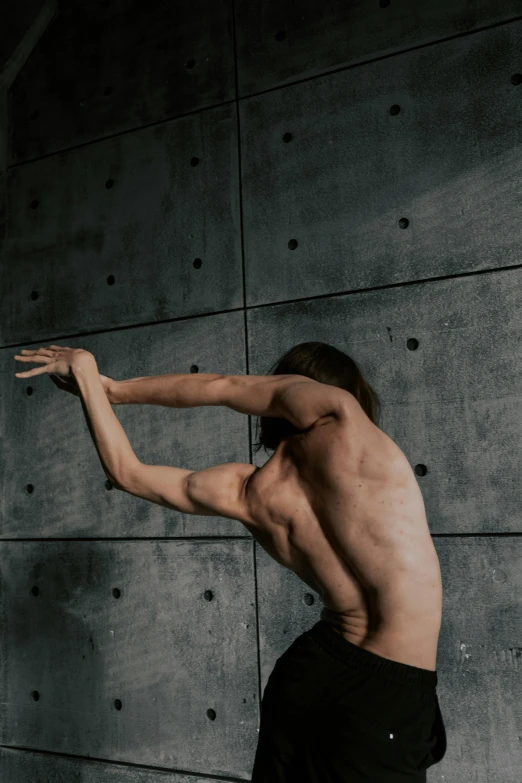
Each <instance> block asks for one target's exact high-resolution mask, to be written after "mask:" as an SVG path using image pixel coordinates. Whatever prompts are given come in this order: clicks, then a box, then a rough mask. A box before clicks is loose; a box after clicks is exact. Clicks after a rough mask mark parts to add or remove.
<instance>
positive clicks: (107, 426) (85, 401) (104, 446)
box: [71, 357, 138, 484]
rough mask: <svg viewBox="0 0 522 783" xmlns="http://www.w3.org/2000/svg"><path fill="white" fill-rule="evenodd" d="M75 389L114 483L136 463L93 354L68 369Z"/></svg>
mask: <svg viewBox="0 0 522 783" xmlns="http://www.w3.org/2000/svg"><path fill="white" fill-rule="evenodd" d="M71 371H72V373H73V375H74V378H75V380H76V383H77V384H78V388H79V389H80V400H81V403H82V408H83V412H84V415H85V419H86V421H87V426H88V428H89V432H90V434H91V437H92V440H93V442H94V445H95V447H96V451H97V452H98V456H99V458H100V461H101V463H102V466H103V469H104V471H105V473H106V474H107V476H108V477H109V479H110V480H111V481H112V482H113V483H114V484H118V483H120V482H121V480H122V478H123V477H124V476H125V475H126V474H127V472H128V470H129V468H130V467H131V466H132V465H134V464H136V463H137V462H138V458H137V457H136V454H135V453H134V451H133V450H132V447H131V445H130V443H129V439H128V438H127V435H126V434H125V431H124V429H123V427H122V426H121V424H120V422H119V421H118V418H117V416H116V414H115V413H114V411H113V410H112V408H111V403H110V402H109V400H108V398H107V394H106V392H105V389H104V388H103V384H102V381H101V379H100V374H99V372H98V366H97V364H96V360H95V358H94V357H88V360H87V359H84V360H82V361H81V362H78V363H77V365H75V366H74V367H72V368H71Z"/></svg>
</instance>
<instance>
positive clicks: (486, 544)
mask: <svg viewBox="0 0 522 783" xmlns="http://www.w3.org/2000/svg"><path fill="white" fill-rule="evenodd" d="M434 543H435V546H436V549H437V554H438V556H439V559H440V564H441V571H442V581H443V591H444V606H443V616H442V627H441V633H440V637H439V650H438V657H437V673H438V677H439V684H438V687H437V692H438V696H439V702H440V706H441V711H442V715H443V718H444V723H445V726H446V732H447V737H448V749H447V753H446V756H445V757H444V759H443V760H442V762H441V763H440V764H438V765H436V766H434V767H432V769H431V770H430V771H428V783H445V782H446V781H457V780H470V781H471V780H473V781H474V783H520V758H521V756H520V752H521V751H520V745H521V735H522V680H521V677H520V660H521V658H522V631H521V629H522V607H521V604H520V595H521V593H522V568H521V565H522V542H521V541H520V539H513V538H501V539H498V538H488V539H480V538H474V539H472V538H470V539H466V538H461V539H459V538H454V539H435V540H434ZM256 555H257V578H258V591H259V638H260V655H261V662H262V686H263V689H264V688H265V687H266V683H267V681H268V677H269V675H270V672H271V670H272V669H273V667H274V665H275V662H276V660H277V658H279V657H280V656H281V655H282V654H283V653H284V652H285V650H286V649H287V648H288V647H289V646H290V644H291V643H292V642H293V641H294V639H296V638H297V636H299V635H300V634H301V633H303V632H304V631H305V630H307V629H308V628H310V627H311V626H312V625H313V624H314V623H315V622H317V620H319V615H320V606H322V604H320V602H319V599H318V598H317V597H316V595H315V594H313V593H311V591H310V590H308V589H307V588H306V586H303V583H302V582H300V580H299V579H297V577H296V576H295V575H294V574H292V573H291V572H290V571H285V570H283V569H282V568H281V567H280V566H278V565H277V564H276V563H275V562H274V561H273V560H272V559H271V558H270V557H269V556H268V555H267V554H266V553H265V552H263V550H262V549H260V548H259V547H258V546H257V545H256ZM282 595H284V596H285V599H284V601H282V600H281V596H282ZM314 599H315V600H314Z"/></svg>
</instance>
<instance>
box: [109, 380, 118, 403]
mask: <svg viewBox="0 0 522 783" xmlns="http://www.w3.org/2000/svg"><path fill="white" fill-rule="evenodd" d="M107 397H108V399H109V402H110V403H112V404H113V405H117V403H118V402H119V401H120V400H119V397H118V381H113V380H112V379H111V381H110V383H109V385H108V387H107Z"/></svg>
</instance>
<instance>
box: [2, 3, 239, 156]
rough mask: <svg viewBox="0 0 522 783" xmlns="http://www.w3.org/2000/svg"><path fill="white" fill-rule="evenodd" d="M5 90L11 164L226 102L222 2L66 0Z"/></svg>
mask: <svg viewBox="0 0 522 783" xmlns="http://www.w3.org/2000/svg"><path fill="white" fill-rule="evenodd" d="M61 6H62V7H61V12H60V15H59V17H57V19H56V20H55V21H54V23H53V25H52V26H51V27H50V28H49V30H48V31H47V33H46V35H45V36H44V38H43V39H42V41H41V42H40V44H39V45H38V47H37V48H36V49H35V51H34V53H33V54H32V56H31V58H30V59H29V61H28V62H27V64H26V66H25V67H24V68H23V70H22V71H21V73H20V75H19V77H18V78H17V80H16V82H15V84H14V85H13V90H12V125H13V137H12V161H13V162H16V161H21V160H27V159H30V158H36V157H40V156H41V155H44V154H47V153H50V152H56V151H57V150H62V149H66V148H68V147H72V146H77V145H78V144H81V143H85V142H87V141H92V140H93V139H100V138H102V137H104V136H108V135H110V134H113V133H116V132H120V131H125V130H129V129H130V128H136V127H141V126H143V125H148V124H150V123H153V122H158V121H160V120H165V119H168V118H171V117H176V116H179V115H181V114H185V113H187V112H191V111H195V110H197V109H203V108H206V107H208V106H212V105H216V104H220V103H223V102H224V101H228V100H232V99H233V98H234V96H235V83H234V52H233V45H232V19H231V11H230V2H229V0H212V1H210V0H175V1H174V2H172V0H150V1H149V2H148V3H147V4H146V7H145V6H144V5H143V3H142V2H140V1H139V0H94V2H92V1H89V2H86V1H85V0H72V1H71V0H69V1H68V2H67V3H62V4H61Z"/></svg>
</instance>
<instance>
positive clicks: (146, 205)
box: [0, 0, 522, 783]
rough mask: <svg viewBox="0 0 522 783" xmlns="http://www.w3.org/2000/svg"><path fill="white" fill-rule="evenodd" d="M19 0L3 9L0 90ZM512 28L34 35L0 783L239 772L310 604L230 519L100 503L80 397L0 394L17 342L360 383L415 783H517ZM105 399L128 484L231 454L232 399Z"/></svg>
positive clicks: (14, 280) (440, 18)
mask: <svg viewBox="0 0 522 783" xmlns="http://www.w3.org/2000/svg"><path fill="white" fill-rule="evenodd" d="M42 5H43V4H42V3H38V2H26V3H25V4H18V5H15V4H14V3H11V4H8V6H9V14H8V15H7V18H5V12H2V13H4V18H3V20H2V21H3V24H2V27H1V33H0V57H1V58H2V59H1V60H0V75H1V73H2V71H3V72H4V73H7V72H10V73H12V70H13V58H15V59H16V56H15V55H16V51H18V52H20V49H18V50H17V46H18V44H19V42H20V40H21V39H23V37H24V36H26V35H27V34H28V31H30V30H31V24H32V21H31V20H32V19H33V18H36V17H37V16H38V14H39V13H40V11H41V7H42ZM521 13H522V6H521V3H520V0H497V2H496V3H492V2H490V1H489V0H438V2H437V3H424V2H422V3H421V2H417V1H416V0H380V1H379V0H359V2H353V3H339V2H336V0H322V2H321V3H317V2H315V1H314V0H306V1H303V2H301V3H298V4H296V3H294V2H292V0H235V2H229V0H174V1H173V0H148V2H146V3H144V2H138V0H89V2H87V0H69V2H67V3H64V4H63V5H62V7H61V9H60V10H59V12H58V14H57V15H56V16H55V17H54V19H53V20H52V21H51V22H50V23H49V24H48V26H47V27H46V29H45V31H40V33H41V34H40V33H39V34H38V36H33V37H34V38H35V41H34V46H33V49H32V52H31V53H30V54H29V55H28V57H27V58H26V59H25V64H23V63H21V62H20V68H19V69H18V75H17V76H16V78H15V79H14V81H13V82H12V84H11V85H10V86H9V85H8V86H5V85H4V91H5V94H6V96H7V98H8V109H9V111H8V118H9V121H8V123H6V122H5V112H4V114H2V113H1V112H0V117H3V125H2V134H3V136H2V143H3V144H4V145H6V144H7V142H8V144H7V147H5V148H6V149H8V154H6V155H5V158H6V160H5V162H4V165H3V166H2V167H0V169H1V170H0V185H1V199H0V242H1V276H0V282H1V288H0V307H1V317H0V346H1V347H0V356H2V358H3V362H2V383H1V384H0V436H1V443H2V452H1V453H2V459H1V460H0V503H1V506H0V539H1V541H0V622H1V635H0V653H1V657H0V745H1V747H0V780H1V781H2V783H50V782H51V781H52V783H62V782H63V783H71V782H72V781H81V783H105V782H106V781H114V782H115V783H160V781H168V783H189V782H190V783H206V782H207V781H210V780H213V779H215V777H219V779H220V780H227V781H234V780H235V781H239V780H249V779H250V775H251V771H252V766H253V759H254V753H255V748H256V744H257V730H258V726H259V706H260V699H261V695H262V692H263V689H264V686H265V684H266V681H267V679H268V676H269V674H270V672H271V670H272V668H273V665H274V662H275V660H276V659H277V658H278V657H279V656H280V655H281V654H282V653H283V652H284V650H285V649H286V648H287V647H288V646H289V644H290V643H291V642H292V641H293V639H294V638H295V637H296V636H297V635H299V634H300V633H302V632H303V631H304V630H306V629H307V628H310V627H311V626H312V625H313V624H314V623H315V622H316V621H317V620H318V619H319V613H320V609H321V607H320V602H319V599H318V596H317V595H315V594H312V593H311V592H310V590H309V589H308V588H307V587H306V586H304V585H303V584H302V583H301V582H300V581H299V580H298V579H297V577H295V576H294V574H292V573H291V572H288V571H285V570H283V569H282V568H281V567H280V566H279V565H277V564H276V563H275V562H273V561H272V560H271V559H270V558H269V557H268V555H267V554H266V553H265V552H264V551H263V550H262V549H260V548H259V547H258V546H257V544H256V543H255V542H254V541H253V539H252V538H251V536H249V535H248V533H246V531H245V529H244V528H243V527H242V526H241V524H240V523H239V522H235V521H233V520H229V519H224V518H205V517H195V516H185V515H184V514H181V513H175V512H172V511H169V510H167V509H166V508H163V507H160V506H155V505H153V504H150V503H147V502H146V501H144V500H141V499H138V498H135V497H132V496H129V495H126V494H124V493H122V492H111V491H109V490H108V489H107V487H106V477H105V475H104V472H103V469H102V467H101V465H100V463H99V460H98V457H97V454H96V452H95V449H94V447H93V444H92V442H91V439H90V436H89V433H88V430H87V427H86V424H85V421H84V418H83V414H82V411H81V408H80V405H79V402H78V401H77V400H76V399H74V398H73V397H70V396H68V395H60V394H59V393H58V391H57V389H56V388H55V387H54V386H53V384H52V383H50V382H47V379H46V382H44V381H42V380H41V379H35V380H34V381H33V380H29V381H27V382H21V381H20V380H19V379H16V378H15V377H14V373H15V372H16V371H19V366H17V367H15V362H14V360H13V355H14V353H17V352H19V351H18V350H14V347H15V346H16V347H17V348H23V347H40V346H42V345H47V344H49V343H51V342H60V341H61V343H62V344H64V345H70V346H72V347H82V348H86V349H88V350H90V351H92V352H93V353H94V354H95V356H96V358H97V361H98V366H99V368H100V371H101V372H102V373H104V374H106V375H110V376H112V377H114V378H116V379H123V378H129V377H135V376H141V375H156V374H160V373H172V372H180V373H186V372H190V371H197V370H199V371H200V372H217V373H227V374H243V373H252V374H265V373H266V372H267V371H268V369H269V367H270V365H271V364H272V363H273V362H274V361H275V360H276V359H277V358H278V356H279V355H280V354H281V353H283V352H284V351H286V350H287V349H289V348H290V347H291V346H292V345H294V344H295V343H298V342H302V341H305V340H321V341H324V342H328V343H332V344H333V345H336V346H337V347H339V348H340V349H341V350H344V351H346V352H347V353H349V354H350V355H352V356H353V357H354V358H355V359H356V360H357V362H358V363H359V364H360V366H361V368H362V369H363V371H364V372H365V374H366V375H367V377H368V379H369V381H370V383H372V385H374V386H375V388H376V389H377V391H378V392H379V394H380V395H381V398H382V402H383V418H382V427H383V429H384V430H385V431H386V432H387V433H388V434H389V435H390V436H391V437H392V438H393V439H394V440H395V441H396V442H397V443H398V444H399V446H400V447H401V448H402V449H403V451H404V452H405V453H406V455H407V456H408V458H409V460H410V462H411V464H412V466H415V465H417V464H423V465H425V466H426V467H427V473H426V475H424V476H422V477H419V479H418V480H419V484H420V486H421V489H422V492H423V495H424V499H425V503H426V508H427V513H428V520H429V524H430V530H431V532H432V534H433V538H434V542H435V546H436V549H437V552H438V555H439V558H440V562H441V569H442V575H443V586H444V608H443V622H442V630H441V637H440V644H439V656H438V673H439V687H438V693H439V699H440V703H441V708H442V712H443V715H444V719H445V723H446V729H447V733H448V751H447V754H446V757H445V758H444V760H443V762H442V763H441V764H439V765H437V766H436V767H433V768H432V769H431V770H430V771H429V773H428V779H429V782H430V783H457V782H458V783H520V781H521V780H522V538H521V537H520V534H521V533H522V517H521V502H520V501H521V489H520V454H521V448H522V416H521V414H520V405H521V402H522V394H521V391H520V389H521V382H522V341H521V339H520V338H521V330H522V325H521V320H520V313H521V310H522V269H521V268H520V264H521V260H522V132H521V128H522V17H521V16H520V14H521ZM36 39H38V40H36ZM26 40H27V39H26ZM9 69H10V70H9ZM7 87H9V89H8V94H7ZM1 96H2V85H1V82H0V98H1ZM7 134H8V135H7ZM196 159H197V160H196ZM195 164H197V165H195ZM406 223H407V227H406V228H404V227H401V226H405V225H406ZM290 240H296V242H297V247H295V248H294V249H290V248H289V242H290ZM291 244H292V246H293V245H294V244H295V243H291ZM411 338H414V339H415V340H417V341H418V348H417V350H415V351H411V350H408V344H407V343H408V340H410V339H411ZM410 345H411V343H410ZM30 390H31V391H30ZM31 392H32V393H31ZM115 410H116V412H117V414H118V417H119V419H120V421H121V423H122V424H123V426H124V428H125V430H126V432H127V434H128V436H129V439H130V442H131V444H132V446H133V448H134V450H135V451H136V453H137V455H138V457H139V458H140V459H141V460H142V461H145V462H149V463H152V464H167V465H169V464H170V465H176V466H179V467H185V468H191V469H194V470H197V469H201V468H204V467H208V466H210V465H213V464H217V463H222V462H226V461H232V462H235V461H241V462H250V461H252V451H251V445H252V435H253V424H254V422H253V421H250V426H249V420H248V419H247V418H246V417H244V416H241V415H240V414H238V413H235V412H234V411H231V410H229V409H227V408H193V409H184V410H170V409H165V408H155V407H152V406H132V405H131V406H125V407H122V408H116V409H115ZM256 460H258V461H257V462H256V464H258V465H262V464H263V462H264V461H265V460H266V455H264V453H263V452H260V454H259V455H258V456H257V457H256ZM28 485H32V487H33V491H32V492H30V491H28ZM116 588H117V589H118V590H119V591H120V594H119V595H120V597H119V598H115V593H113V590H114V589H116ZM209 591H210V592H209ZM116 595H117V593H116ZM209 598H211V599H212V600H208V599H209ZM36 693H38V694H39V698H38V700H36ZM116 700H119V702H117V701H116ZM119 706H121V709H118V707H119ZM211 711H213V712H211Z"/></svg>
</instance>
